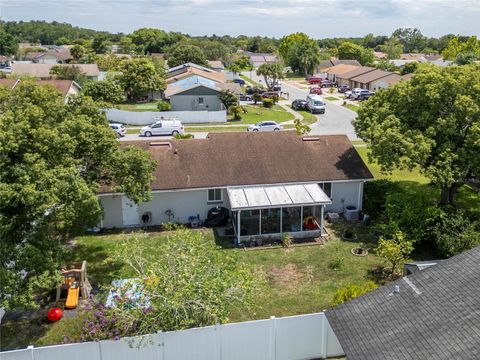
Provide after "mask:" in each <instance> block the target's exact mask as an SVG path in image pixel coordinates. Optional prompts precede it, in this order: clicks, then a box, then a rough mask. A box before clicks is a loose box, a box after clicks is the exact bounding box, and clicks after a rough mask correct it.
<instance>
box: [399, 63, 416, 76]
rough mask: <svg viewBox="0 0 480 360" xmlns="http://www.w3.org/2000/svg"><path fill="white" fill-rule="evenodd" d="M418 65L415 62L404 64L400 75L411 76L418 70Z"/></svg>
mask: <svg viewBox="0 0 480 360" xmlns="http://www.w3.org/2000/svg"><path fill="white" fill-rule="evenodd" d="M418 65H419V63H418V62H416V61H412V62H408V63H406V64H405V65H404V66H403V68H402V69H401V71H400V73H401V74H402V75H406V74H412V73H414V72H415V71H416V70H417V69H418Z"/></svg>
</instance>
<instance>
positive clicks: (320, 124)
mask: <svg viewBox="0 0 480 360" xmlns="http://www.w3.org/2000/svg"><path fill="white" fill-rule="evenodd" d="M244 75H245V76H246V77H250V72H245V73H244ZM252 80H254V81H257V82H259V80H261V81H260V83H261V84H263V83H264V82H265V81H264V80H263V78H261V77H258V76H257V75H256V74H255V72H254V71H252ZM282 92H283V93H289V101H290V102H291V101H293V100H295V99H305V98H306V96H307V95H308V90H306V89H300V88H298V87H297V86H294V85H292V84H291V83H289V81H288V80H282ZM321 96H322V97H323V98H325V97H328V94H325V95H321ZM326 103H327V105H326V111H325V114H323V115H316V117H317V118H318V121H317V122H316V123H315V124H312V125H310V128H311V129H312V130H311V132H310V134H312V135H335V134H346V135H347V136H348V138H349V139H350V140H356V139H358V137H357V134H356V133H355V129H354V128H353V125H352V120H353V119H355V117H356V116H357V113H356V112H355V111H352V110H349V109H347V108H344V107H343V106H339V105H336V104H334V103H332V102H329V101H326Z"/></svg>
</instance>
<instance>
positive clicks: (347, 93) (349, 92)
mask: <svg viewBox="0 0 480 360" xmlns="http://www.w3.org/2000/svg"><path fill="white" fill-rule="evenodd" d="M343 96H344V97H345V99H350V96H352V91H351V90H348V91H345V93H344V94H343Z"/></svg>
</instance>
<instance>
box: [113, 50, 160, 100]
mask: <svg viewBox="0 0 480 360" xmlns="http://www.w3.org/2000/svg"><path fill="white" fill-rule="evenodd" d="M118 70H119V71H120V72H121V73H122V74H121V75H119V76H118V78H117V79H118V82H119V83H120V85H121V86H122V88H123V89H124V91H125V92H126V93H127V97H128V98H132V99H138V98H139V97H140V96H144V95H145V93H147V92H150V91H163V90H165V88H166V83H165V80H164V78H163V74H162V73H160V72H159V71H158V70H157V69H156V68H155V65H154V64H153V63H152V62H150V61H148V60H147V59H144V58H138V59H132V60H123V61H122V62H121V63H120V65H119V68H118Z"/></svg>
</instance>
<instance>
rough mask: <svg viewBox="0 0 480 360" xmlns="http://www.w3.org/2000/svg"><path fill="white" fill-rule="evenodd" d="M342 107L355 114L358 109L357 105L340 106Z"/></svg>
mask: <svg viewBox="0 0 480 360" xmlns="http://www.w3.org/2000/svg"><path fill="white" fill-rule="evenodd" d="M342 106H343V107H346V108H347V109H350V110H352V111H355V112H357V111H358V108H359V106H357V105H353V104H348V103H347V104H345V105H342Z"/></svg>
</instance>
